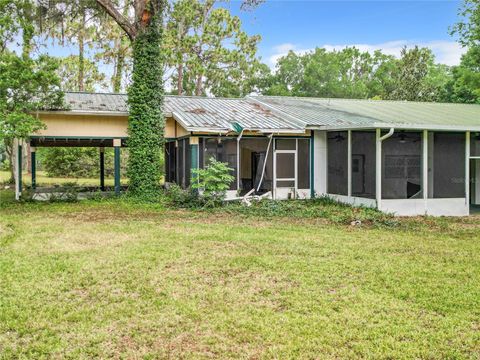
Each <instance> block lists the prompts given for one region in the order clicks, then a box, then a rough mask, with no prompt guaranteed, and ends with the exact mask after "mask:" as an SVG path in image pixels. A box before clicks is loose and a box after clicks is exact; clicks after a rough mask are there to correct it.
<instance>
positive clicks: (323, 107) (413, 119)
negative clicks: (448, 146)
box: [252, 96, 480, 130]
mask: <svg viewBox="0 0 480 360" xmlns="http://www.w3.org/2000/svg"><path fill="white" fill-rule="evenodd" d="M252 99H254V100H255V101H258V102H259V103H261V104H263V105H265V106H270V107H271V108H274V109H276V110H279V111H282V112H283V113H285V114H288V115H290V116H293V117H295V118H296V119H297V120H299V121H301V122H303V123H304V125H305V126H306V127H309V128H317V127H318V128H342V127H344V128H356V127H405V128H418V129H429V128H432V129H455V128H458V129H465V130H468V129H471V130H478V129H480V105H475V104H446V103H428V102H408V101H384V100H350V99H321V98H298V97H280V96H273V97H272V96H258V97H252Z"/></svg>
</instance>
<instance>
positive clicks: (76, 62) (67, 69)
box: [58, 55, 108, 91]
mask: <svg viewBox="0 0 480 360" xmlns="http://www.w3.org/2000/svg"><path fill="white" fill-rule="evenodd" d="M59 62H60V66H59V68H58V74H59V77H60V79H61V85H62V89H63V90H65V91H77V90H78V89H80V88H83V90H84V91H95V90H96V88H97V87H100V88H103V89H106V88H107V87H108V84H107V83H106V81H105V74H103V73H101V72H100V71H99V70H98V67H97V64H96V63H95V62H93V61H91V60H89V59H84V60H83V65H82V67H83V70H82V72H83V74H84V81H83V84H82V85H81V86H80V84H79V81H80V80H79V76H78V73H79V68H80V66H81V65H80V59H79V56H78V55H70V56H67V57H64V58H60V59H59Z"/></svg>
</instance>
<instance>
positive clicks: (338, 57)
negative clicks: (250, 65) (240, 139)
mask: <svg viewBox="0 0 480 360" xmlns="http://www.w3.org/2000/svg"><path fill="white" fill-rule="evenodd" d="M393 68H394V58H393V57H392V56H388V55H385V54H383V53H381V52H380V51H376V52H375V53H374V54H370V53H368V52H361V51H360V50H359V49H357V48H355V47H352V48H346V49H343V50H340V51H327V50H326V49H323V48H317V49H315V50H314V51H313V52H308V53H306V54H303V55H298V54H295V53H294V52H293V51H290V52H289V53H288V54H287V55H286V56H285V57H282V58H280V59H279V61H278V63H277V69H276V73H275V74H274V75H273V79H270V80H269V81H267V82H264V85H265V84H266V85H267V86H268V88H267V89H263V93H265V94H270V95H293V96H315V97H340V98H372V97H380V98H383V97H385V96H386V94H387V93H388V92H389V91H390V89H391V88H392V84H391V74H392V71H393Z"/></svg>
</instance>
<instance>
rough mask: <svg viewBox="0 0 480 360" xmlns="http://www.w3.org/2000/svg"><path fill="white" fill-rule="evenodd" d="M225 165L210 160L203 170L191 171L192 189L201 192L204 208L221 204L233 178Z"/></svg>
mask: <svg viewBox="0 0 480 360" xmlns="http://www.w3.org/2000/svg"><path fill="white" fill-rule="evenodd" d="M232 171H233V169H232V168H230V167H228V164H227V163H223V162H221V161H217V160H215V158H213V157H212V158H210V159H209V160H208V164H207V166H206V168H205V169H194V170H192V181H191V183H192V185H191V187H192V189H197V190H200V191H202V199H203V200H204V202H205V207H216V206H219V205H221V204H222V203H223V200H224V199H225V194H226V192H227V190H228V189H229V188H230V184H231V183H232V181H233V180H235V178H234V177H233V176H232V175H231V172H232Z"/></svg>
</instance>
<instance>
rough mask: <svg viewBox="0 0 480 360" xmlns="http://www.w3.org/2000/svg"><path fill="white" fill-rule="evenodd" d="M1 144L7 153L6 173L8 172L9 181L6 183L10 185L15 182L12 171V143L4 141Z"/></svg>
mask: <svg viewBox="0 0 480 360" xmlns="http://www.w3.org/2000/svg"><path fill="white" fill-rule="evenodd" d="M3 143H4V145H5V152H6V153H7V158H8V171H9V172H10V179H9V180H8V183H9V184H12V183H14V182H15V173H14V171H13V161H14V159H13V141H12V140H7V139H5V140H4V142H3Z"/></svg>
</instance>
